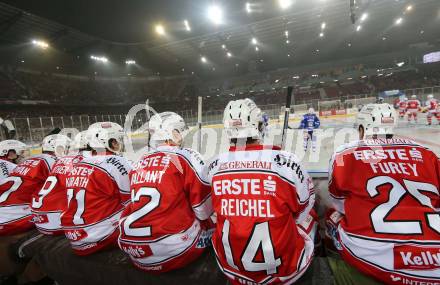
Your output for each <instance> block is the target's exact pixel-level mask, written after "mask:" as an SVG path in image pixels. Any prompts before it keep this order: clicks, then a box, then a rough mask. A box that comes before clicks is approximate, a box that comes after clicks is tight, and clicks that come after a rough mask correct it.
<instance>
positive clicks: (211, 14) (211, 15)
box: [207, 5, 223, 25]
mask: <svg viewBox="0 0 440 285" xmlns="http://www.w3.org/2000/svg"><path fill="white" fill-rule="evenodd" d="M207 16H208V19H209V20H210V21H211V22H213V23H214V24H215V25H220V24H222V23H223V11H222V9H220V7H219V6H216V5H213V6H210V7H209V8H208V11H207Z"/></svg>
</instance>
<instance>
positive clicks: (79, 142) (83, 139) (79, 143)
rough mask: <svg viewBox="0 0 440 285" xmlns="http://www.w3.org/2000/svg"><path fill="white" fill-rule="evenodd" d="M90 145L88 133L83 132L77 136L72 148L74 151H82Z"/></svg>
mask: <svg viewBox="0 0 440 285" xmlns="http://www.w3.org/2000/svg"><path fill="white" fill-rule="evenodd" d="M88 145H89V142H88V141H87V131H82V132H79V133H78V134H76V136H75V138H74V139H73V141H72V145H71V148H72V149H73V150H81V149H86V148H87V147H88Z"/></svg>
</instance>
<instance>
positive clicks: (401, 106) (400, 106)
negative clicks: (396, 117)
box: [399, 101, 408, 110]
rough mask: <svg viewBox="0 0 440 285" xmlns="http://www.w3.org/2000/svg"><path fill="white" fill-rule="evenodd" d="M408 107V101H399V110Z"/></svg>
mask: <svg viewBox="0 0 440 285" xmlns="http://www.w3.org/2000/svg"><path fill="white" fill-rule="evenodd" d="M407 107H408V103H407V101H400V102H399V110H406V108H407Z"/></svg>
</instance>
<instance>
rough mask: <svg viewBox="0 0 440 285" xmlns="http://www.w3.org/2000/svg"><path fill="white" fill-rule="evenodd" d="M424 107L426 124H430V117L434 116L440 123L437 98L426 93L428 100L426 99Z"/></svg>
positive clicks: (439, 107) (439, 108)
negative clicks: (425, 109) (426, 111)
mask: <svg viewBox="0 0 440 285" xmlns="http://www.w3.org/2000/svg"><path fill="white" fill-rule="evenodd" d="M426 108H427V110H428V115H427V117H426V118H427V120H428V125H432V118H433V117H435V118H436V119H437V122H439V123H440V105H439V102H438V100H437V99H435V98H434V96H433V95H432V94H430V95H428V100H427V101H426Z"/></svg>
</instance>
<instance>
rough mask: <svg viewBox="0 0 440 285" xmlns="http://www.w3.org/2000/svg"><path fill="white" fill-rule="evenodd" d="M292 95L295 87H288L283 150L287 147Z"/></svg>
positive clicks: (282, 139)
mask: <svg viewBox="0 0 440 285" xmlns="http://www.w3.org/2000/svg"><path fill="white" fill-rule="evenodd" d="M292 93H293V87H292V86H289V87H287V97H286V109H285V110H284V126H283V135H282V137H281V149H284V147H285V146H286V136H287V129H288V127H289V113H290V104H291V102H292Z"/></svg>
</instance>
